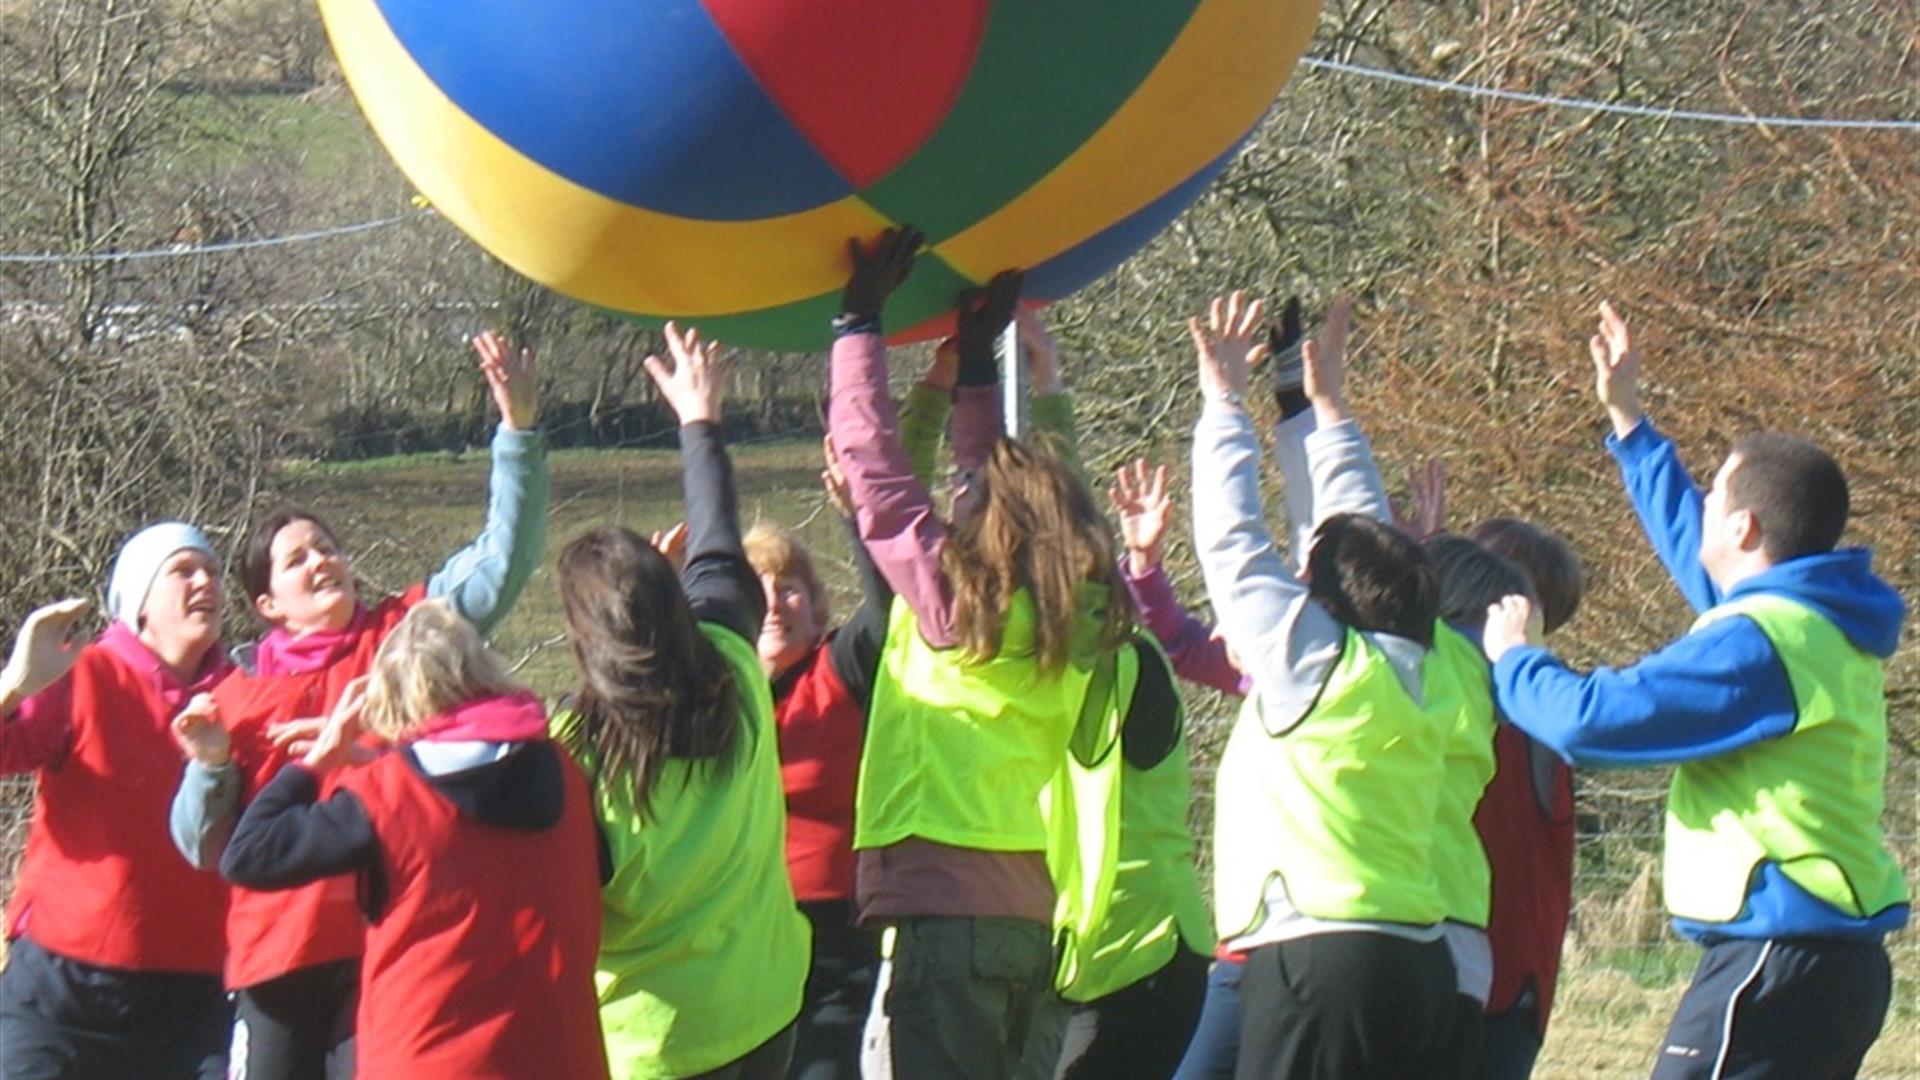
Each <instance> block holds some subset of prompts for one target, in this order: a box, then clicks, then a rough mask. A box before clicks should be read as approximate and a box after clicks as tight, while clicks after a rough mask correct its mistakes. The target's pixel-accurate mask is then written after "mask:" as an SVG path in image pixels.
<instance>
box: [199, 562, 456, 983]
mask: <svg viewBox="0 0 1920 1080" xmlns="http://www.w3.org/2000/svg"><path fill="white" fill-rule="evenodd" d="M425 596H426V586H425V585H419V586H415V587H414V588H412V589H409V590H407V591H406V592H405V593H403V594H402V595H400V596H390V597H388V598H387V599H385V600H383V601H381V602H380V604H379V605H378V606H376V607H373V608H371V609H368V610H366V611H364V612H362V613H361V614H360V615H359V616H358V617H357V618H356V619H355V622H354V624H353V625H352V626H351V627H349V628H348V631H347V632H346V633H344V634H343V635H341V637H340V640H339V642H338V647H337V648H335V649H334V650H333V651H332V652H331V653H329V654H328V656H327V658H326V662H325V663H324V664H323V665H322V666H319V667H315V668H312V669H310V670H303V671H295V672H291V673H288V674H269V675H252V676H249V675H240V676H235V677H234V678H231V679H228V680H227V681H226V682H225V683H223V684H222V685H221V686H220V688H219V690H217V691H215V693H214V700H215V702H216V703H217V704H218V705H219V707H220V721H221V723H223V724H225V725H226V726H227V730H228V731H229V732H230V733H231V735H232V737H233V760H234V763H235V764H236V765H238V766H239V768H240V772H241V783H242V785H243V791H244V793H245V795H246V796H247V797H251V796H252V794H253V793H254V792H257V791H259V790H260V789H261V788H263V787H265V786H266V784H267V782H268V781H270V780H272V779H273V777H274V774H276V773H278V772H279V771H280V767H281V766H283V765H285V764H287V762H288V761H290V760H291V758H290V756H289V755H288V754H287V752H286V751H285V750H282V749H281V748H279V747H277V746H275V745H273V741H272V740H271V739H269V738H268V737H267V731H268V729H269V728H270V727H272V725H274V724H276V723H279V722H281V721H283V720H298V719H302V718H305V717H315V716H325V715H327V713H328V712H329V711H331V710H332V709H333V706H334V703H335V702H337V701H339V700H340V695H341V692H342V691H343V690H344V689H345V688H346V685H347V683H349V682H352V681H353V680H354V679H357V678H359V677H360V676H362V675H365V674H366V673H367V672H368V671H369V670H371V669H372V667H373V657H374V654H375V653H376V652H378V651H379V649H380V643H381V642H382V641H384V640H386V637H387V634H388V633H389V632H390V631H391V630H392V629H393V628H394V627H395V626H396V625H398V624H399V622H400V620H401V619H402V618H405V617H406V614H407V611H408V610H409V609H410V608H412V607H413V605H414V604H417V603H419V602H420V600H421V599H423V598H424V597H425ZM164 827H165V823H164V821H163V822H162V828H163V830H164ZM176 857H177V856H176ZM364 931H365V921H364V920H363V919H362V918H361V915H360V909H359V907H358V905H357V903H356V901H355V899H354V888H353V878H352V876H351V875H341V876H339V877H332V878H328V879H326V880H324V881H316V882H314V883H312V884H311V885H303V886H301V887H300V888H298V889H292V890H288V891H283V892H260V891H256V890H253V889H247V888H242V887H240V886H238V885H236V886H234V887H233V902H232V905H231V906H230V908H229V909H228V912H227V985H228V986H229V987H232V988H235V989H239V988H242V987H248V986H258V985H259V984H261V983H264V982H267V981H268V980H271V979H277V978H279V977H280V976H282V975H285V974H287V973H288V972H292V971H297V970H299V969H300V968H304V967H312V966H314V965H316V964H326V963H334V962H337V961H341V960H351V959H354V958H355V957H357V956H359V955H360V950H361V944H362V935H363V933H364Z"/></svg>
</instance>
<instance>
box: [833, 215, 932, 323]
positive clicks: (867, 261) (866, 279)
mask: <svg viewBox="0 0 1920 1080" xmlns="http://www.w3.org/2000/svg"><path fill="white" fill-rule="evenodd" d="M926 240H927V238H926V236H925V235H923V234H922V233H921V232H920V230H919V229H916V228H914V227H913V226H911V225H903V226H901V227H900V228H897V229H888V230H887V231H885V232H883V233H881V234H880V239H878V240H876V241H874V242H873V246H872V247H870V248H869V247H863V246H862V245H861V243H860V240H859V238H857V237H855V238H852V239H849V240H848V241H847V252H848V254H850V255H852V256H853V273H852V274H850V275H848V277H847V288H846V291H845V292H844V293H842V294H841V296H840V311H841V313H842V314H844V315H850V316H852V317H853V318H854V319H855V320H856V321H859V322H866V321H868V320H871V319H878V318H879V317H880V310H881V309H882V308H884V307H886V306H887V297H889V296H892V295H893V291H894V290H895V289H898V288H899V287H900V286H901V285H902V284H904V283H905V282H906V280H907V275H908V274H911V273H913V260H914V258H915V257H916V256H918V255H919V254H920V246H921V245H922V244H924V243H926Z"/></svg>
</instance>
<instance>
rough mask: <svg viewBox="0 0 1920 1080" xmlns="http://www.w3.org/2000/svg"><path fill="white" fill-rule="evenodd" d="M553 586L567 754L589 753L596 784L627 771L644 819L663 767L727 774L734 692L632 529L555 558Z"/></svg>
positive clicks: (650, 550)
mask: <svg viewBox="0 0 1920 1080" xmlns="http://www.w3.org/2000/svg"><path fill="white" fill-rule="evenodd" d="M558 577H559V579H560V602H561V604H562V606H563V607H564V608H565V609H566V620H567V637H568V639H569V640H570V641H571V642H572V643H573V658H574V661H575V662H576V663H577V664H578V665H579V668H580V678H581V684H580V691H579V693H578V694H577V695H576V696H575V699H574V706H573V711H574V713H575V714H576V717H577V720H576V722H574V723H572V724H564V725H562V729H561V739H562V741H563V742H565V743H566V744H567V747H568V749H570V750H573V751H574V752H576V753H581V752H585V753H588V754H591V755H592V758H593V760H594V762H595V772H596V773H597V774H599V775H602V776H606V775H617V774H618V773H620V772H622V771H623V770H629V769H630V770H632V772H633V804H634V808H635V809H636V810H637V811H638V812H639V814H640V816H641V817H642V818H645V817H646V816H647V808H648V803H649V801H650V800H651V798H652V795H653V787H654V783H655V781H656V780H658V779H659V776H660V768H661V765H662V764H663V763H664V762H665V761H666V759H668V758H683V759H689V760H695V761H701V762H705V763H708V765H709V767H711V768H714V769H718V770H721V771H725V770H727V769H730V768H731V767H732V766H733V762H734V758H735V757H736V754H735V750H736V748H737V747H738V745H739V742H740V726H741V725H740V688H739V687H738V686H737V685H735V683H734V678H733V671H732V669H731V668H729V667H728V666H727V663H726V661H725V659H724V658H722V657H721V655H720V650H719V649H717V648H715V647H714V645H713V643H712V642H711V641H708V640H707V638H706V635H705V634H702V633H701V632H700V628H699V626H698V625H696V624H695V622H694V618H693V612H692V610H691V609H690V608H688V606H687V596H686V593H685V592H684V591H683V590H682V589H681V587H680V578H679V576H678V575H677V574H675V573H674V570H673V567H672V565H671V564H669V563H668V562H667V560H666V557H665V556H663V555H661V554H660V553H659V552H658V551H656V550H654V547H653V545H652V544H649V543H647V542H646V541H645V540H643V539H641V538H640V536H639V535H638V534H636V533H635V532H633V531H632V530H631V529H623V528H616V527H614V526H601V527H599V528H596V529H589V530H588V531H586V532H584V533H582V534H580V535H579V536H576V537H574V538H573V539H572V540H571V541H569V542H568V544H567V546H566V547H564V548H562V549H561V551H560V559H559V566H558Z"/></svg>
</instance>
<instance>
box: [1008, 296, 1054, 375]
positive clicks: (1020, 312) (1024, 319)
mask: <svg viewBox="0 0 1920 1080" xmlns="http://www.w3.org/2000/svg"><path fill="white" fill-rule="evenodd" d="M1013 325H1014V327H1015V328H1016V329H1017V330H1018V331H1019V334H1020V351H1021V352H1023V353H1025V354H1026V357H1027V376H1028V378H1029V379H1031V380H1032V382H1031V384H1030V387H1031V389H1032V391H1033V393H1035V394H1057V393H1059V392H1060V390H1061V381H1060V342H1059V339H1057V338H1055V337H1054V336H1053V331H1052V329H1050V328H1049V327H1048V326H1047V324H1046V322H1045V321H1043V320H1042V319H1041V318H1040V313H1039V312H1037V311H1034V310H1033V309H1031V308H1023V307H1016V308H1015V309H1014V311H1013Z"/></svg>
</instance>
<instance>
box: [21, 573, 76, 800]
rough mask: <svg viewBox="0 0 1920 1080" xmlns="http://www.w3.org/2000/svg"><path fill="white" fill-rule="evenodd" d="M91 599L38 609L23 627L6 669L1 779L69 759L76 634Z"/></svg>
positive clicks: (65, 602) (60, 603) (59, 603)
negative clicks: (69, 675)
mask: <svg viewBox="0 0 1920 1080" xmlns="http://www.w3.org/2000/svg"><path fill="white" fill-rule="evenodd" d="M86 610H87V602H86V601H85V600H62V601H59V602H58V603H53V604H47V605H45V606H43V607H40V608H36V609H35V610H34V611H33V613H32V614H30V615H28V616H27V621H26V622H24V623H22V624H21V625H20V633H19V634H17V635H15V637H14V639H13V652H12V654H11V655H9V657H8V658H7V664H6V667H5V668H4V669H0V776H10V775H13V774H15V773H23V772H31V771H33V770H34V769H38V768H41V767H43V766H46V765H51V764H53V763H54V762H56V761H59V760H60V759H61V758H62V757H64V756H65V755H66V752H67V746H68V744H69V742H70V741H71V740H72V738H73V695H72V694H71V693H70V692H69V691H70V684H69V683H67V682H66V681H65V680H66V676H67V672H69V671H71V670H73V665H74V661H76V660H77V659H79V657H80V650H81V648H83V646H82V645H81V644H80V642H78V641H76V640H74V630H75V628H76V625H77V624H78V622H79V619H80V616H81V615H83V614H85V613H86Z"/></svg>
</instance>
